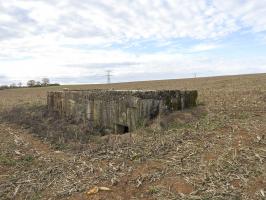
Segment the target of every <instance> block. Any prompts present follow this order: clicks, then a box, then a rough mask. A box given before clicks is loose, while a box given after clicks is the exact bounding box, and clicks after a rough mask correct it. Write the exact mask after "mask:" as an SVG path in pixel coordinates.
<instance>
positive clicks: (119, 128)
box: [115, 124, 129, 134]
mask: <svg viewBox="0 0 266 200" xmlns="http://www.w3.org/2000/svg"><path fill="white" fill-rule="evenodd" d="M115 132H116V133H117V134H125V133H128V132H129V128H128V126H126V125H122V124H116V125H115Z"/></svg>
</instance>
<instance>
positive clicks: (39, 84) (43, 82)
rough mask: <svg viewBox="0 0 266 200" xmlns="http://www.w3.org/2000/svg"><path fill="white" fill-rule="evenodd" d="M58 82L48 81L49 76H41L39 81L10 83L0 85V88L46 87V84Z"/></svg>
mask: <svg viewBox="0 0 266 200" xmlns="http://www.w3.org/2000/svg"><path fill="white" fill-rule="evenodd" d="M59 85H60V84H59V83H50V79H49V78H43V79H42V80H41V81H35V80H28V81H27V85H26V86H23V84H22V83H21V82H19V83H17V84H16V83H12V84H10V85H1V86H0V90H3V89H11V88H21V87H48V86H59Z"/></svg>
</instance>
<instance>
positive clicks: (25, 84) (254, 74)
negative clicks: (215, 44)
mask: <svg viewBox="0 0 266 200" xmlns="http://www.w3.org/2000/svg"><path fill="white" fill-rule="evenodd" d="M263 74H266V72H262V73H251V74H250V73H247V74H225V75H215V76H211V75H210V76H197V77H180V78H178V77H176V78H165V79H145V80H135V81H134V80H132V81H120V82H110V83H107V82H98V83H89V82H88V83H74V82H73V83H70V84H67V83H66V84H64V83H59V82H53V81H51V84H60V85H62V86H68V85H69V86H70V85H105V84H120V83H122V84H123V83H134V82H149V81H151V82H152V81H164V80H165V81H167V80H186V79H195V78H199V79H200V78H216V77H217V78H219V77H231V76H256V75H263ZM48 78H49V77H48ZM35 81H41V79H36V80H35ZM13 83H14V82H13ZM17 83H22V82H17ZM17 83H15V84H16V85H17ZM5 85H6V86H10V85H12V83H11V84H0V86H5ZM25 86H27V83H26V82H25V83H22V87H25Z"/></svg>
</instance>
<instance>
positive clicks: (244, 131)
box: [0, 74, 266, 200]
mask: <svg viewBox="0 0 266 200" xmlns="http://www.w3.org/2000/svg"><path fill="white" fill-rule="evenodd" d="M110 86H111V87H113V88H121V89H127V88H129V89H139V88H145V89H148V88H157V89H163V88H165V89H172V88H175V89H198V90H199V106H198V107H197V108H195V109H191V110H185V111H184V112H176V113H172V114H171V115H169V116H167V117H164V118H163V119H161V120H160V121H159V122H157V121H155V122H154V123H153V124H151V125H150V127H147V128H145V129H142V130H138V131H136V132H134V133H132V134H125V135H119V136H115V135H110V136H104V137H97V136H95V137H91V138H89V139H88V143H87V144H79V143H78V142H76V143H75V142H74V141H73V142H71V143H68V144H65V146H61V147H60V151H58V150H57V149H58V146H55V145H54V144H52V143H51V142H50V141H49V139H47V140H44V139H40V138H39V137H36V136H33V134H34V135H37V136H38V132H32V130H29V129H23V128H22V127H21V126H18V125H16V124H12V123H11V122H10V121H9V122H6V121H5V120H2V122H1V123H0V150H1V154H0V199H49V198H50V199H95V200H96V199H265V196H266V170H265V169H266V136H265V135H266V75H265V74H261V75H249V76H233V77H216V78H202V79H186V80H168V81H153V82H139V83H125V84H112V85H93V86H71V87H81V88H83V89H84V88H91V87H98V88H104V87H105V88H106V87H110ZM55 89H58V88H55ZM45 90H46V88H45V89H43V88H42V89H39V88H38V89H22V90H9V91H0V97H1V102H0V105H2V107H4V108H6V109H7V108H10V107H12V106H14V105H17V104H19V103H21V102H24V103H25V102H29V104H38V105H39V104H43V103H45ZM61 145H62V144H61ZM95 186H97V187H100V186H104V187H108V188H109V189H111V191H98V192H97V193H95V194H91V195H89V194H88V192H92V190H91V189H92V188H93V187H95Z"/></svg>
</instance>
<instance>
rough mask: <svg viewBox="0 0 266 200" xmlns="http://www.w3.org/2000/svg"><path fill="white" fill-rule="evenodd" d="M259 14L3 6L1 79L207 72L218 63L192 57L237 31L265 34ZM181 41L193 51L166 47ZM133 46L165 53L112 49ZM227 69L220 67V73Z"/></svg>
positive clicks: (253, 10) (239, 4)
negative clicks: (108, 71) (153, 43)
mask: <svg viewBox="0 0 266 200" xmlns="http://www.w3.org/2000/svg"><path fill="white" fill-rule="evenodd" d="M265 12H266V3H265V1H264V0H252V1H247V0H215V1H209V0H191V1H188V0H176V1H172V0H134V1H132V0H124V1H120V0H108V1H106V0H89V1H86V0H79V1H77V0H58V1H53V0H38V1H36V0H27V1H22V0H8V1H1V2H0V48H1V52H0V73H1V75H4V76H5V77H6V76H8V77H10V78H11V79H12V78H13V79H19V78H20V79H27V78H28V77H31V78H34V77H37V78H38V77H41V76H53V77H57V78H58V77H60V76H64V77H78V76H82V75H83V74H97V73H103V72H102V71H103V68H104V67H106V66H109V67H110V66H111V67H112V68H114V69H117V67H115V63H124V65H125V66H124V67H121V65H120V66H119V70H118V69H117V71H115V72H114V73H115V74H117V75H123V74H124V75H126V74H130V73H131V74H132V73H145V72H149V73H151V72H154V73H168V72H175V73H178V72H179V71H181V70H185V71H188V72H189V73H190V71H191V72H192V71H196V70H197V69H198V70H203V69H205V71H206V70H208V69H213V67H212V66H216V64H215V62H213V61H212V60H214V61H216V58H215V59H214V58H213V57H212V56H210V57H206V58H205V57H200V56H199V55H197V56H196V55H193V53H195V52H205V53H206V52H207V51H208V52H211V50H213V49H216V48H220V47H221V46H223V44H220V42H219V40H221V38H225V37H227V36H229V35H230V34H231V33H234V32H236V31H241V30H248V31H250V32H254V33H255V32H260V34H262V35H264V34H265V33H264V31H266V18H265ZM261 37H262V38H263V36H261ZM183 38H186V39H189V40H197V41H198V44H195V43H193V44H191V45H190V46H187V47H184V48H183V53H182V49H181V51H178V52H179V53H177V51H176V49H175V48H176V46H171V45H172V42H171V41H172V40H174V39H181V40H182V39H183ZM139 40H141V41H143V40H147V41H149V40H154V41H156V42H157V43H158V45H157V47H156V48H158V49H160V48H162V47H164V48H165V49H166V50H165V49H164V50H163V51H159V50H158V51H157V52H155V53H151V52H150V53H149V52H138V51H136V52H128V51H125V50H122V49H120V50H117V48H113V47H112V45H113V44H122V45H124V46H128V47H130V48H132V47H134V46H138V47H139V48H141V45H142V44H140V43H138V41H139ZM217 40H218V41H217ZM150 48H152V47H150ZM180 52H181V53H180ZM187 52H189V53H190V55H186V53H187ZM127 63H138V64H134V65H127ZM222 63H223V64H227V65H229V66H235V68H236V69H237V71H239V69H240V68H241V67H237V66H240V64H236V63H241V64H242V65H243V68H242V69H243V70H244V69H247V67H245V66H247V64H245V63H244V62H241V61H239V62H236V61H232V60H230V61H229V60H227V61H223V62H222ZM247 63H248V61H247ZM93 65H95V66H97V67H93ZM221 65H222V64H221ZM219 66H220V65H219ZM258 66H262V67H263V66H265V65H263V64H262V63H260V64H259V65H258ZM217 69H218V68H217ZM227 69H228V70H227ZM230 69H231V70H232V67H227V66H224V73H225V72H229V71H230ZM220 71H221V70H220ZM240 71H241V70H240Z"/></svg>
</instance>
